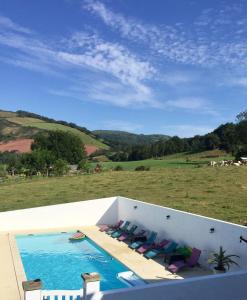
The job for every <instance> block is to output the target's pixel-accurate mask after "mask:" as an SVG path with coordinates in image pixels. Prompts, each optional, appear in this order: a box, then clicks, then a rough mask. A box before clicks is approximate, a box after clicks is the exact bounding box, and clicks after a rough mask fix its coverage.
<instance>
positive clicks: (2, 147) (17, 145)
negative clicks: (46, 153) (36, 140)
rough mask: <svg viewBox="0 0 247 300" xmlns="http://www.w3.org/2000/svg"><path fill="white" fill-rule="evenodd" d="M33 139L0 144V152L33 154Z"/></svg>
mask: <svg viewBox="0 0 247 300" xmlns="http://www.w3.org/2000/svg"><path fill="white" fill-rule="evenodd" d="M32 142H33V139H18V140H14V141H9V142H6V143H0V152H5V151H9V152H10V151H16V152H19V153H26V152H31V144H32Z"/></svg>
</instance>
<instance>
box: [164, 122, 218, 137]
mask: <svg viewBox="0 0 247 300" xmlns="http://www.w3.org/2000/svg"><path fill="white" fill-rule="evenodd" d="M213 130H214V128H213V127H209V126H201V125H189V124H184V125H167V126H165V127H164V128H163V131H164V132H165V134H168V135H170V136H174V135H177V136H179V137H193V136H195V135H204V134H206V133H209V132H212V131H213Z"/></svg>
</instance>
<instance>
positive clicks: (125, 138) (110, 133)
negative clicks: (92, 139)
mask: <svg viewBox="0 0 247 300" xmlns="http://www.w3.org/2000/svg"><path fill="white" fill-rule="evenodd" d="M93 133H94V134H95V135H96V136H98V137H99V138H102V139H104V140H105V141H107V142H108V143H109V144H113V145H115V144H119V145H129V146H130V145H146V144H151V143H154V142H157V141H159V140H167V139H169V136H168V135H163V134H135V133H130V132H126V131H118V130H94V131H93Z"/></svg>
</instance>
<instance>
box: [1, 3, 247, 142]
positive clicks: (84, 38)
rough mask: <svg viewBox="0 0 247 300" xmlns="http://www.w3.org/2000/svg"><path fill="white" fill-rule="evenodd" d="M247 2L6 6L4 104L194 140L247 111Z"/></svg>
mask: <svg viewBox="0 0 247 300" xmlns="http://www.w3.org/2000/svg"><path fill="white" fill-rule="evenodd" d="M246 12H247V2H246V1H241V0H232V1H230V0H228V1H218V0H207V1H204V0H165V1H164V0H153V1H151V0H145V1H143V0H108V1H107V0H99V1H97V0H95V1H94V0H81V1H79V0H52V1H51V0H42V1H33V0H25V1H22V0H11V1H0V90H1V93H0V108H1V109H6V110H17V109H22V110H28V111H32V112H36V113H39V114H42V115H46V116H49V117H53V118H55V119H62V120H66V121H71V122H76V123H78V124H79V125H82V126H86V127H87V128H89V129H91V130H94V129H115V130H127V131H131V132H137V133H164V134H169V135H179V136H181V137H184V136H193V135H195V134H204V133H206V132H209V131H211V130H213V129H214V128H215V127H217V126H218V125H219V124H221V123H225V122H228V121H234V120H235V116H236V114H237V113H238V112H240V111H242V110H244V109H246V108H247V100H246V99H247V16H246Z"/></svg>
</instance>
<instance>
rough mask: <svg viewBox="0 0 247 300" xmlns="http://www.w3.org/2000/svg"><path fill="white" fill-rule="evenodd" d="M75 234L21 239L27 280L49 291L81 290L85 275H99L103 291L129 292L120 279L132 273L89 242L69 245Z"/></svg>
mask: <svg viewBox="0 0 247 300" xmlns="http://www.w3.org/2000/svg"><path fill="white" fill-rule="evenodd" d="M71 235H72V233H55V234H54V233H53V234H38V235H25V236H24V235H18V236H16V241H17V245H18V248H19V251H20V255H21V259H22V263H23V266H24V269H25V273H26V277H27V280H33V279H36V278H40V279H41V280H42V282H43V289H45V290H78V289H81V288H82V284H83V283H82V279H81V274H82V273H86V272H98V273H99V274H100V276H101V287H100V289H101V290H111V289H118V288H126V287H128V285H127V284H125V283H124V282H122V281H120V280H119V279H118V278H117V274H118V273H119V272H124V271H129V269H128V268H127V267H126V266H124V265H123V264H122V263H120V262H119V261H118V260H116V259H114V258H113V257H112V256H111V255H109V254H108V253H107V252H106V251H104V250H103V249H102V248H101V247H99V246H98V245H96V244H95V243H94V242H93V241H92V240H90V239H89V238H85V239H84V240H82V241H76V242H69V240H68V239H69V237H70V236H71Z"/></svg>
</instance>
